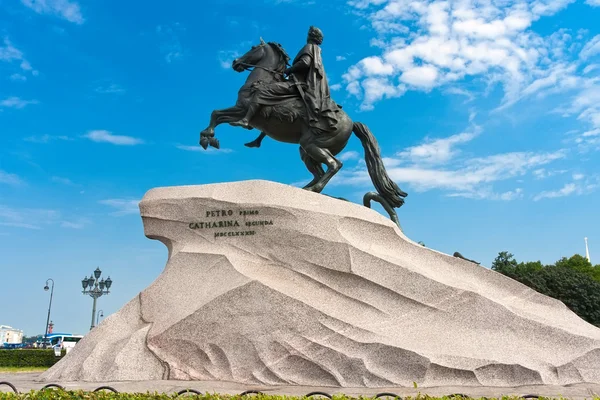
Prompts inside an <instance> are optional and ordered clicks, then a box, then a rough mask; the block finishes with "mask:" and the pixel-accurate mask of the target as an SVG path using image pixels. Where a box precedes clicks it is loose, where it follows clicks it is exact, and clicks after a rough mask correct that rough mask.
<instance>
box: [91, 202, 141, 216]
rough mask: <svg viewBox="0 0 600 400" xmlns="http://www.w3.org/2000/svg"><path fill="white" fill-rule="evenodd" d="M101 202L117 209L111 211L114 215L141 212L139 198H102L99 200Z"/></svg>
mask: <svg viewBox="0 0 600 400" xmlns="http://www.w3.org/2000/svg"><path fill="white" fill-rule="evenodd" d="M99 203H100V204H103V205H105V206H109V207H112V208H113V209H115V210H116V211H114V212H112V213H111V215H114V216H123V215H130V214H138V213H139V212H140V209H139V203H140V201H139V200H131V199H108V200H101V201H99Z"/></svg>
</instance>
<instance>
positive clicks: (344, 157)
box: [337, 151, 360, 161]
mask: <svg viewBox="0 0 600 400" xmlns="http://www.w3.org/2000/svg"><path fill="white" fill-rule="evenodd" d="M337 158H338V159H339V160H340V161H349V160H359V159H360V154H358V152H357V151H345V152H343V153H342V154H340V155H339V156H338V157H337Z"/></svg>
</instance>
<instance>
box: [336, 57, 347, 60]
mask: <svg viewBox="0 0 600 400" xmlns="http://www.w3.org/2000/svg"><path fill="white" fill-rule="evenodd" d="M345 59H346V57H344V56H335V61H344V60H345Z"/></svg>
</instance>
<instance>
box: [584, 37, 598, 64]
mask: <svg viewBox="0 0 600 400" xmlns="http://www.w3.org/2000/svg"><path fill="white" fill-rule="evenodd" d="M598 53H600V35H596V36H594V37H593V38H592V40H590V41H589V42H588V43H587V44H586V45H585V47H584V48H583V50H581V52H580V53H579V56H580V57H581V58H582V59H584V60H586V59H588V58H590V57H592V56H593V55H596V54H598Z"/></svg>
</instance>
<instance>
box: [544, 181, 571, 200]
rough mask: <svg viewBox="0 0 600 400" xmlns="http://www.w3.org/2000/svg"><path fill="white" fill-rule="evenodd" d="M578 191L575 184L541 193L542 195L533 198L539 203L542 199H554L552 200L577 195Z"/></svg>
mask: <svg viewBox="0 0 600 400" xmlns="http://www.w3.org/2000/svg"><path fill="white" fill-rule="evenodd" d="M576 190H577V185H575V184H574V183H567V184H566V185H565V186H563V187H562V188H561V189H559V190H554V191H545V192H541V193H540V194H538V195H536V196H535V197H534V198H533V200H534V201H538V200H541V199H552V198H556V197H564V196H568V195H570V194H573V193H575V191H576Z"/></svg>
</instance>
